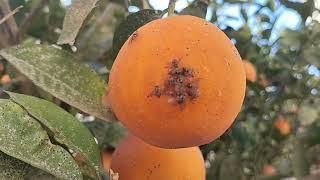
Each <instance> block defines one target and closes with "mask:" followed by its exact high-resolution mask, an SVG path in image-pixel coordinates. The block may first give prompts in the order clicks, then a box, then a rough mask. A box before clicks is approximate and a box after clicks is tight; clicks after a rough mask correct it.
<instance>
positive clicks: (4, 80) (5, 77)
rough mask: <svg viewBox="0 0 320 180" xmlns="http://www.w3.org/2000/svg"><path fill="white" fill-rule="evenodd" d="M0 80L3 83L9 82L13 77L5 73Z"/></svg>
mask: <svg viewBox="0 0 320 180" xmlns="http://www.w3.org/2000/svg"><path fill="white" fill-rule="evenodd" d="M0 82H1V84H8V83H10V82H11V78H10V76H9V75H8V74H5V75H3V76H2V77H1V80H0Z"/></svg>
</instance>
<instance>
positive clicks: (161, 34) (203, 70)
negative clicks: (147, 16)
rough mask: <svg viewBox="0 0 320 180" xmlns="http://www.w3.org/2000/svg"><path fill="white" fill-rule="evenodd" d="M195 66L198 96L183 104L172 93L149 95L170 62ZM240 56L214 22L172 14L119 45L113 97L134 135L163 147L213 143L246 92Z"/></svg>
mask: <svg viewBox="0 0 320 180" xmlns="http://www.w3.org/2000/svg"><path fill="white" fill-rule="evenodd" d="M175 59H177V60H179V63H180V66H181V67H186V68H189V69H192V70H193V71H194V72H195V75H194V76H195V77H194V79H195V80H197V81H198V92H199V96H198V97H196V98H195V99H194V100H190V99H186V101H185V103H184V104H183V105H180V104H177V103H172V102H171V100H170V97H168V96H165V95H163V96H161V97H156V96H154V95H153V96H152V95H151V96H150V94H152V92H153V91H154V89H155V86H161V87H163V84H164V82H165V80H166V79H168V73H169V72H168V71H169V68H168V66H170V64H171V63H172V62H173V61H174V60H175ZM245 83H246V81H245V71H244V68H243V65H242V61H241V57H240V55H239V54H238V51H237V49H236V48H235V47H234V45H233V44H232V42H231V41H230V40H229V39H228V37H227V36H226V35H225V34H224V33H223V32H222V31H221V30H219V29H218V28H217V27H216V26H214V25H213V24H211V23H209V22H207V21H205V20H203V19H200V18H197V17H193V16H173V17H169V18H165V19H160V20H155V21H152V22H150V23H148V24H146V25H145V26H143V27H141V28H140V29H138V30H137V31H136V33H135V35H134V36H131V37H130V38H129V39H128V41H127V42H126V43H125V44H124V45H123V47H122V49H121V50H120V52H119V54H118V56H117V58H116V60H115V62H114V64H113V67H112V69H111V73H110V78H109V94H108V98H109V102H110V104H111V107H112V109H113V111H114V113H115V114H116V116H117V117H118V119H119V120H120V121H121V122H122V123H123V124H124V125H125V126H126V127H127V128H128V129H129V130H130V132H131V133H132V134H134V135H135V136H137V137H139V138H140V139H142V140H144V141H146V142H147V143H149V144H152V145H155V146H158V147H163V148H183V147H192V146H199V145H203V144H207V143H210V142H211V141H213V140H215V139H216V138H218V137H219V136H221V135H222V134H223V133H224V132H225V131H226V129H228V128H229V127H230V126H231V124H232V123H233V121H234V119H235V117H236V116H237V114H238V113H239V111H240V108H241V105H242V103H243V99H244V94H245V86H246V84H245Z"/></svg>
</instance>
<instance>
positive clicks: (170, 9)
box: [168, 0, 176, 16]
mask: <svg viewBox="0 0 320 180" xmlns="http://www.w3.org/2000/svg"><path fill="white" fill-rule="evenodd" d="M175 7H176V0H170V1H169V5H168V16H172V15H173V14H174V9H175Z"/></svg>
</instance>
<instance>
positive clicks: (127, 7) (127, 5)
mask: <svg viewBox="0 0 320 180" xmlns="http://www.w3.org/2000/svg"><path fill="white" fill-rule="evenodd" d="M129 4H130V2H129V0H124V6H125V8H126V12H128V11H129Z"/></svg>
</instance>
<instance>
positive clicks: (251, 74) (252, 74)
mask: <svg viewBox="0 0 320 180" xmlns="http://www.w3.org/2000/svg"><path fill="white" fill-rule="evenodd" d="M243 66H244V69H245V71H246V78H247V80H248V81H251V82H256V81H257V70H256V67H255V66H254V65H253V64H252V63H251V62H250V61H248V60H243Z"/></svg>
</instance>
